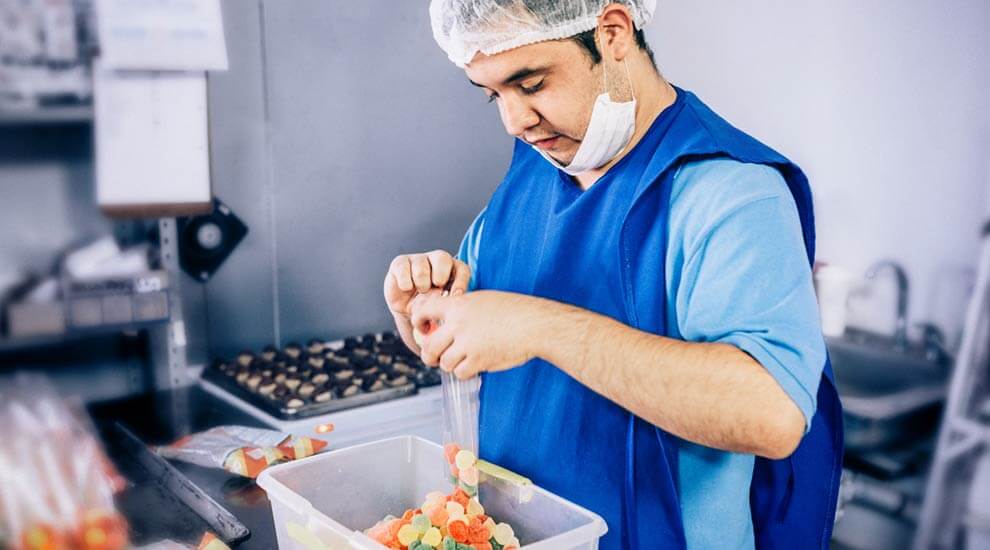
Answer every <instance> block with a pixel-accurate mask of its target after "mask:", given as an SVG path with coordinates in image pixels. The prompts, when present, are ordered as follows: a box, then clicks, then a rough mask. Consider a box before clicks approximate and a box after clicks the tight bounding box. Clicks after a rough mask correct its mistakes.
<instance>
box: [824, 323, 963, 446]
mask: <svg viewBox="0 0 990 550" xmlns="http://www.w3.org/2000/svg"><path fill="white" fill-rule="evenodd" d="M826 344H827V346H828V350H829V355H830V356H831V358H832V369H833V370H834V371H835V380H836V385H837V386H838V390H839V395H840V396H841V398H842V406H843V409H844V417H845V427H846V447H848V448H850V449H864V448H877V447H882V446H886V445H890V444H893V443H895V442H897V441H901V440H903V439H904V438H906V437H909V436H911V435H914V436H920V435H924V434H923V433H922V432H924V431H928V430H929V429H933V428H934V425H935V423H936V422H937V420H938V418H937V417H938V408H939V407H938V406H939V404H940V403H941V402H942V400H943V399H944V397H945V392H946V385H947V381H948V372H949V364H948V363H949V359H948V357H947V356H946V355H945V354H944V353H937V352H933V351H932V350H931V349H927V350H926V349H924V348H922V347H921V346H920V345H911V344H908V345H907V346H900V345H898V344H897V343H896V341H895V339H894V338H892V337H887V336H883V335H878V334H873V333H870V332H866V331H861V330H854V329H850V330H848V331H846V333H845V334H844V335H843V336H842V337H840V338H827V339H826Z"/></svg>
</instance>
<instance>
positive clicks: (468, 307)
mask: <svg viewBox="0 0 990 550" xmlns="http://www.w3.org/2000/svg"><path fill="white" fill-rule="evenodd" d="M552 304H553V302H550V301H548V300H541V299H539V298H534V297H532V296H527V295H524V294H516V293H511V292H499V291H492V290H482V291H477V292H469V293H467V294H462V295H459V296H454V295H451V296H441V295H439V294H437V293H431V294H422V295H420V296H418V297H417V298H416V299H415V300H413V303H412V304H411V310H412V323H413V327H415V328H416V329H417V330H419V331H420V332H421V333H423V335H424V336H423V346H422V359H423V362H424V363H426V364H427V365H429V366H439V367H440V368H441V369H443V370H445V371H448V372H453V373H454V374H455V375H456V376H457V377H458V378H460V379H467V378H471V377H472V376H475V375H477V374H479V373H481V372H493V371H501V370H506V369H510V368H513V367H516V366H519V365H522V364H523V363H525V362H527V361H529V360H530V359H532V358H533V357H535V356H536V352H535V349H536V344H537V343H538V342H539V341H540V340H539V339H540V334H541V333H543V332H544V330H543V329H544V328H545V326H546V324H547V323H546V319H547V310H548V309H549V307H550V306H551V305H552ZM429 327H433V330H432V331H430V330H429Z"/></svg>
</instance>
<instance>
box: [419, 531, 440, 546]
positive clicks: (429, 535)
mask: <svg viewBox="0 0 990 550" xmlns="http://www.w3.org/2000/svg"><path fill="white" fill-rule="evenodd" d="M440 541H441V535H440V530H439V529H437V528H436V527H430V528H429V529H427V531H426V533H425V534H423V543H424V544H427V545H429V546H432V547H434V548H435V547H437V546H439V545H440Z"/></svg>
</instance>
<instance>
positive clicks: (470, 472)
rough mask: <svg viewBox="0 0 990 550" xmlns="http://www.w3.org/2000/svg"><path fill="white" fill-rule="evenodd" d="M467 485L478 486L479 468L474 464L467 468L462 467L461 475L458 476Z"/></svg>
mask: <svg viewBox="0 0 990 550" xmlns="http://www.w3.org/2000/svg"><path fill="white" fill-rule="evenodd" d="M458 477H459V478H460V480H461V481H463V482H464V484H465V485H468V486H474V487H477V486H478V469H477V468H475V467H474V466H468V467H467V468H461V472H460V476H458Z"/></svg>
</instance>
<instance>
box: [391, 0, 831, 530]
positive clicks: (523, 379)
mask: <svg viewBox="0 0 990 550" xmlns="http://www.w3.org/2000/svg"><path fill="white" fill-rule="evenodd" d="M654 4H655V0H623V1H618V2H611V3H610V2H608V1H604V0H560V1H547V0H433V3H432V5H431V8H430V9H431V14H432V17H433V26H434V35H435V36H436V38H437V41H438V42H439V44H440V45H441V47H442V48H443V49H444V50H445V51H446V52H447V54H448V56H449V57H450V58H451V60H452V61H454V62H455V63H457V64H458V65H459V66H461V67H463V68H464V71H465V73H466V75H467V77H468V78H469V79H470V81H471V82H472V83H473V84H474V85H475V86H478V87H479V88H480V89H481V90H482V91H483V92H484V94H485V95H486V96H487V97H488V99H489V100H490V101H492V102H494V103H495V104H496V106H497V108H498V111H499V114H500V115H501V117H502V122H503V124H504V125H505V128H506V130H507V131H508V132H509V133H510V134H511V135H512V136H514V137H515V138H517V139H516V144H515V152H514V155H513V160H512V166H511V167H510V169H509V172H508V174H507V175H506V177H505V180H504V181H503V183H502V185H501V186H500V187H499V188H498V190H496V192H495V194H494V195H493V197H492V198H491V200H490V202H489V204H488V206H487V207H486V209H485V210H484V211H483V212H482V213H481V214H480V215H479V216H478V218H477V219H476V220H475V222H474V224H473V225H472V227H471V228H470V230H469V231H468V234H467V235H466V237H465V239H464V242H463V243H462V246H461V250H460V252H459V253H458V257H457V258H456V259H455V258H453V257H451V255H450V254H448V253H446V252H443V251H434V252H430V253H424V254H410V255H403V256H399V257H397V258H396V259H395V260H394V261H393V262H392V265H391V266H390V268H389V272H388V274H387V276H386V279H385V297H386V301H387V303H388V305H389V308H390V310H391V311H392V313H393V315H394V317H395V321H396V326H397V328H398V330H399V332H400V334H401V335H402V338H403V340H404V341H405V342H406V344H407V345H409V346H410V347H411V348H412V349H414V350H416V351H417V352H418V353H420V354H421V355H422V357H423V359H424V361H425V362H426V363H427V364H430V365H439V367H440V368H442V369H445V370H448V371H453V372H454V373H455V374H456V375H457V376H459V377H461V378H467V377H471V376H476V375H479V374H481V375H483V377H484V382H483V384H482V395H481V416H480V430H481V433H480V440H481V449H480V452H481V455H482V456H483V457H484V458H485V459H487V460H490V461H492V462H495V463H497V464H500V465H502V466H505V467H507V468H509V469H511V470H515V471H517V472H520V473H522V474H524V475H527V476H529V477H530V478H532V479H533V480H534V482H536V483H537V484H539V485H541V486H543V487H545V488H547V489H549V490H550V491H553V492H555V493H558V494H560V495H562V496H564V497H566V498H568V499H570V500H573V501H574V502H577V503H578V504H581V505H583V506H586V507H587V508H589V509H591V510H593V511H595V512H597V513H598V514H600V515H601V516H602V517H604V518H605V520H606V522H607V523H608V527H609V532H608V534H607V535H606V536H605V537H604V538H603V540H602V547H603V548H659V547H663V548H682V547H690V548H753V547H756V546H758V547H762V548H769V547H781V548H812V547H818V548H826V547H827V546H828V543H829V536H830V533H831V527H832V522H833V517H834V511H835V499H836V491H837V485H838V479H839V474H840V472H841V447H842V435H841V410H840V408H839V403H838V399H837V395H836V393H835V389H834V385H833V383H832V382H831V368H830V367H829V366H828V362H827V355H826V351H825V346H824V341H823V338H822V335H821V332H820V329H819V326H818V315H817V306H816V302H815V296H814V290H813V286H812V279H811V269H810V262H811V260H812V259H813V255H814V223H813V219H812V207H811V198H810V190H809V189H808V185H807V180H806V178H805V177H804V175H803V174H802V173H801V171H800V169H799V168H797V167H796V166H795V165H793V164H791V163H790V162H789V161H788V160H787V159H785V158H783V157H781V156H780V155H779V154H777V153H775V152H774V151H772V150H770V149H769V148H767V147H766V146H764V145H762V144H760V143H759V142H757V141H756V140H754V139H752V138H750V137H749V136H747V135H745V134H743V133H742V132H740V131H739V130H737V129H735V128H733V127H732V126H730V125H729V124H728V123H727V122H725V121H724V120H722V119H721V118H719V117H718V116H717V115H715V114H714V113H713V112H712V111H710V110H709V109H708V108H707V107H706V106H705V105H704V104H703V103H701V101H700V100H698V98H697V97H695V96H694V95H692V94H690V93H689V92H685V91H684V90H680V89H678V88H675V87H673V86H671V85H670V84H669V83H667V82H666V81H665V80H664V78H663V77H662V76H661V75H660V74H659V72H658V71H657V69H656V67H655V65H654V60H653V55H652V52H651V51H650V50H649V47H648V46H647V45H646V43H645V40H644V39H643V34H642V30H641V29H642V26H643V25H645V24H646V23H647V22H648V21H649V20H650V18H651V17H652V15H653V11H654ZM444 287H449V288H451V289H452V292H451V293H450V295H449V296H443V295H440V293H439V292H437V291H436V289H439V288H444ZM469 290H470V291H469ZM431 323H433V324H436V325H439V328H438V329H437V330H435V331H433V332H431V333H430V334H429V335H428V336H426V337H425V339H424V340H423V346H422V349H420V348H419V347H418V346H417V345H416V344H415V342H414V340H413V337H412V333H413V328H414V327H425V326H427V325H428V324H431Z"/></svg>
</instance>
